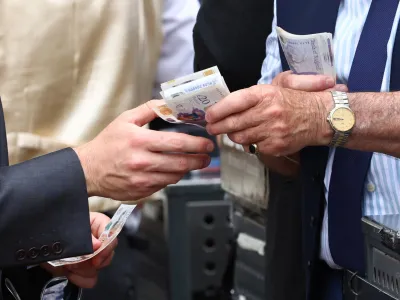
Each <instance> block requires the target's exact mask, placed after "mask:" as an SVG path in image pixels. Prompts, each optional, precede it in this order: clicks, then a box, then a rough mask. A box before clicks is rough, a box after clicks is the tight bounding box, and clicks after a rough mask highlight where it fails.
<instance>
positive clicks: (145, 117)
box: [123, 100, 165, 127]
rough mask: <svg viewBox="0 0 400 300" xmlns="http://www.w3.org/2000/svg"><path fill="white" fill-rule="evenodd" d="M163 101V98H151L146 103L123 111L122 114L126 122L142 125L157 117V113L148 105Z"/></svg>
mask: <svg viewBox="0 0 400 300" xmlns="http://www.w3.org/2000/svg"><path fill="white" fill-rule="evenodd" d="M164 103H165V102H164V101H163V100H151V101H149V103H148V104H147V103H145V104H142V105H140V106H138V107H136V108H134V109H131V110H129V111H127V112H125V113H124V114H123V118H126V119H127V121H128V122H131V123H133V124H135V125H137V126H140V127H142V126H144V125H146V124H147V123H149V122H151V121H153V120H154V119H155V118H156V117H158V116H157V114H156V113H155V112H154V111H153V110H152V109H151V108H150V107H155V106H158V105H162V104H164Z"/></svg>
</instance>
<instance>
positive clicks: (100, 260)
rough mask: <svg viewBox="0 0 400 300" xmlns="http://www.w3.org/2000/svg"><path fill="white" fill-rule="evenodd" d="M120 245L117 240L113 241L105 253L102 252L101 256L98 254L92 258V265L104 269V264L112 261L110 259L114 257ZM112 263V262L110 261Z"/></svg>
mask: <svg viewBox="0 0 400 300" xmlns="http://www.w3.org/2000/svg"><path fill="white" fill-rule="evenodd" d="M117 245H118V239H115V240H114V241H112V243H111V244H110V245H108V246H107V247H106V248H105V249H103V251H101V252H100V253H99V254H97V255H96V256H95V257H93V258H92V265H93V266H94V267H95V268H97V269H100V268H102V267H101V266H102V265H104V262H105V261H107V260H110V257H112V256H113V253H114V250H115V248H116V247H117ZM110 262H111V260H110Z"/></svg>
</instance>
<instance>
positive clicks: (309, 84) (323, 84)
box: [272, 71, 348, 92]
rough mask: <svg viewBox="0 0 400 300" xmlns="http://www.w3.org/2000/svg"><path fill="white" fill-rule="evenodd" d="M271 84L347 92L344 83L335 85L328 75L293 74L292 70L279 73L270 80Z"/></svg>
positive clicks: (306, 90)
mask: <svg viewBox="0 0 400 300" xmlns="http://www.w3.org/2000/svg"><path fill="white" fill-rule="evenodd" d="M272 85H276V86H280V87H283V88H286V89H292V90H298V91H305V92H321V91H331V90H334V91H340V92H348V88H347V86H346V85H344V84H336V85H335V80H334V79H333V78H332V77H330V76H326V75H297V74H293V72H292V71H286V72H282V73H279V74H278V75H277V76H276V77H275V78H274V80H273V81H272Z"/></svg>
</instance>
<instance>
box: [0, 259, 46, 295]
mask: <svg viewBox="0 0 400 300" xmlns="http://www.w3.org/2000/svg"><path fill="white" fill-rule="evenodd" d="M6 278H7V279H8V280H10V281H11V282H12V284H13V286H14V287H15V289H16V290H17V292H18V295H19V296H20V297H21V299H22V300H39V299H40V294H41V292H42V289H43V287H44V286H45V284H46V283H47V282H48V281H49V280H50V279H51V275H50V274H49V273H47V272H46V271H45V270H43V269H42V268H40V267H35V268H31V269H29V270H27V269H26V268H25V267H19V268H13V269H7V270H4V271H3V278H2V282H1V286H2V290H3V294H4V298H3V299H2V300H15V299H14V298H13V296H12V295H11V293H9V292H8V290H7V288H6V286H5V283H4V280H5V279H6Z"/></svg>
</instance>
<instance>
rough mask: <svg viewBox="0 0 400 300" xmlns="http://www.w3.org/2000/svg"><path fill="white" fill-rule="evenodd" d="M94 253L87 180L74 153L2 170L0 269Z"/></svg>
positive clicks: (42, 158)
mask: <svg viewBox="0 0 400 300" xmlns="http://www.w3.org/2000/svg"><path fill="white" fill-rule="evenodd" d="M92 251H93V248H92V240H91V230H90V220H89V207H88V195H87V191H86V182H85V177H84V174H83V170H82V167H81V164H80V161H79V158H78V156H77V155H76V153H75V151H73V150H72V149H65V150H61V151H58V152H54V153H51V154H48V155H44V156H41V157H39V158H36V159H32V160H30V161H26V162H24V163H21V164H18V165H14V166H9V167H2V168H0V269H1V268H4V267H14V266H18V265H32V264H37V263H39V262H43V261H49V260H55V259H60V258H65V257H72V256H77V255H83V254H87V253H91V252H92Z"/></svg>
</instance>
